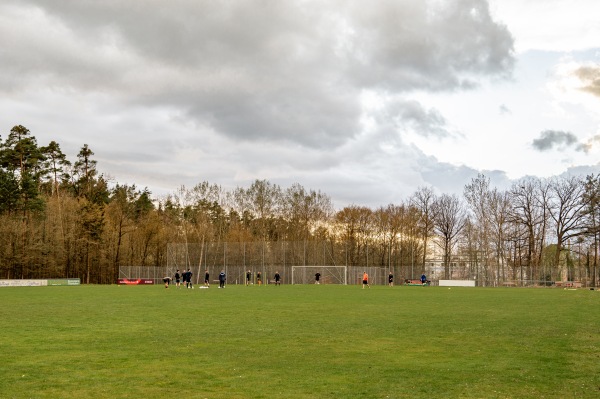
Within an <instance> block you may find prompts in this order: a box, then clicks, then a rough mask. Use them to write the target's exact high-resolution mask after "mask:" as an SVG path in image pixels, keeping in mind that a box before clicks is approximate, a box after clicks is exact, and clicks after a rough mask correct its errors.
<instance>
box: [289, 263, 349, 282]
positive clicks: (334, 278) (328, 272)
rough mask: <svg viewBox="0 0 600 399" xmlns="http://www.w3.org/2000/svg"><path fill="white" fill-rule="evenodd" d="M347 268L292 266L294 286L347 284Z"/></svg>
mask: <svg viewBox="0 0 600 399" xmlns="http://www.w3.org/2000/svg"><path fill="white" fill-rule="evenodd" d="M346 269H347V267H346V266H292V284H316V274H317V273H319V275H320V276H319V284H342V285H346V284H347V271H346Z"/></svg>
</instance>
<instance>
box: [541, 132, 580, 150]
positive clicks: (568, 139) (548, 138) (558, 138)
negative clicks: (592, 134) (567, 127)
mask: <svg viewBox="0 0 600 399" xmlns="http://www.w3.org/2000/svg"><path fill="white" fill-rule="evenodd" d="M577 142H578V140H577V136H575V135H574V134H573V133H571V132H562V131H557V130H544V131H543V132H541V133H540V136H539V138H537V139H535V140H533V142H532V145H533V148H535V149H536V150H538V151H548V150H551V149H554V148H564V147H570V146H574V145H576V144H577Z"/></svg>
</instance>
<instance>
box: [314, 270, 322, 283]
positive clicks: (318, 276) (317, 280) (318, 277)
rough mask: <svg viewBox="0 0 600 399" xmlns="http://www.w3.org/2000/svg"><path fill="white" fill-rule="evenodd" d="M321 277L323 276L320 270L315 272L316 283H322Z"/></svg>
mask: <svg viewBox="0 0 600 399" xmlns="http://www.w3.org/2000/svg"><path fill="white" fill-rule="evenodd" d="M320 278H321V273H319V272H317V273H315V284H321V283H319V279H320Z"/></svg>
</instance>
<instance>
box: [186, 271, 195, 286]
mask: <svg viewBox="0 0 600 399" xmlns="http://www.w3.org/2000/svg"><path fill="white" fill-rule="evenodd" d="M187 287H188V288H191V289H194V284H192V269H188V271H187Z"/></svg>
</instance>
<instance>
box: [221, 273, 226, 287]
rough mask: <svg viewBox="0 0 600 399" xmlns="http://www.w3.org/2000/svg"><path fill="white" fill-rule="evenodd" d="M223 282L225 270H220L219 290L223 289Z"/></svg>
mask: <svg viewBox="0 0 600 399" xmlns="http://www.w3.org/2000/svg"><path fill="white" fill-rule="evenodd" d="M225 280H226V276H225V270H221V273H219V288H225Z"/></svg>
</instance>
